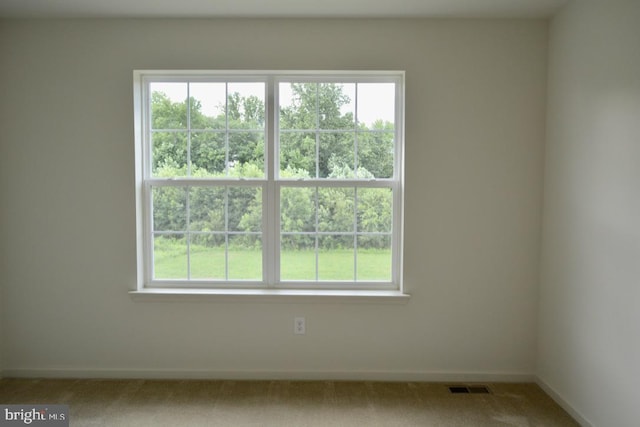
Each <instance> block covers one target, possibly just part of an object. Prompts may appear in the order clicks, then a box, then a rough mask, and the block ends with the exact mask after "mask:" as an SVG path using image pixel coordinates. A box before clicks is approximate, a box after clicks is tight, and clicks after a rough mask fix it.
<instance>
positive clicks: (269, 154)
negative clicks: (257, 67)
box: [262, 76, 280, 287]
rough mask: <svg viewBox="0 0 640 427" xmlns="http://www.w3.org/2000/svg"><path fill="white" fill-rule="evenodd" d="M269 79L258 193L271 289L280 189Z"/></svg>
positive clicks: (275, 277)
mask: <svg viewBox="0 0 640 427" xmlns="http://www.w3.org/2000/svg"><path fill="white" fill-rule="evenodd" d="M276 84H277V82H276V80H275V78H274V77H273V76H271V77H269V79H268V80H267V85H266V86H267V87H266V91H267V93H266V102H265V114H266V115H267V117H266V127H267V129H266V135H265V137H266V147H265V150H266V153H265V168H266V172H267V183H266V185H265V186H263V194H262V209H263V211H262V212H263V213H262V218H263V224H264V225H265V226H264V227H263V228H262V239H263V242H262V259H263V280H265V279H266V286H267V287H274V286H275V285H276V284H277V283H279V282H280V245H279V242H280V228H279V224H280V186H279V185H276V182H275V177H276V173H277V171H278V160H279V159H278V156H277V154H278V150H277V138H278V131H279V123H278V115H279V109H278V90H277V88H276Z"/></svg>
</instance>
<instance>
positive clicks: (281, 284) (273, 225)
mask: <svg viewBox="0 0 640 427" xmlns="http://www.w3.org/2000/svg"><path fill="white" fill-rule="evenodd" d="M133 77H134V78H133V80H134V82H133V87H134V131H135V181H136V182H135V193H136V242H137V284H136V291H137V292H138V293H143V292H148V291H158V293H165V294H166V293H171V291H172V290H180V291H187V293H188V291H189V290H193V291H195V292H196V293H201V292H203V291H207V290H220V291H222V292H224V293H225V294H226V295H229V292H231V293H232V294H234V295H237V294H243V293H244V294H246V293H247V291H248V292H251V290H267V291H268V290H275V291H278V290H282V291H285V292H286V291H287V290H289V291H295V290H300V291H302V292H307V293H311V294H315V293H322V292H326V291H329V292H331V291H335V292H338V293H339V292H342V291H346V292H356V293H358V292H364V293H366V292H368V291H391V292H399V293H402V292H403V281H402V248H403V207H404V72H403V71H235V70H234V71H218V70H216V71H185V70H134V72H133ZM168 81H179V82H182V81H188V82H207V81H228V82H240V81H252V82H257V81H264V82H265V83H266V94H265V114H266V121H265V127H266V135H265V137H266V140H265V153H264V158H265V178H264V179H220V178H215V179H212V180H206V179H205V180H203V179H202V178H197V179H192V178H169V179H167V178H154V177H152V176H151V152H150V146H151V144H150V141H149V135H150V130H149V129H150V124H149V123H150V106H149V99H150V94H149V84H150V83H151V82H168ZM281 81H284V82H288V81H294V82H323V83H326V82H336V83H338V82H339V83H372V82H392V83H395V88H396V94H395V102H396V105H395V127H394V132H395V135H394V137H395V147H394V149H395V152H394V176H393V177H392V178H388V179H382V178H380V179H357V178H356V179H331V180H328V179H322V178H321V179H303V180H300V179H281V178H280V177H279V159H278V158H277V156H276V153H277V152H278V151H277V144H278V141H279V134H278V132H279V129H278V126H277V124H278V123H279V108H278V105H279V103H278V91H277V88H278V84H279V82H281ZM152 184H161V185H165V186H166V185H175V186H189V185H198V186H202V185H211V186H225V185H230V186H252V187H261V188H262V191H263V196H264V197H263V223H262V242H263V250H262V254H263V255H262V258H263V261H262V263H263V265H262V267H263V280H261V281H246V280H242V281H235V280H233V281H223V280H154V279H153V275H152V271H153V270H152V269H153V259H152V256H153V255H152V254H153V230H151V222H152V221H151V216H152V207H151V197H150V188H151V185H152ZM284 186H288V187H296V186H303V187H350V188H390V189H391V190H392V194H393V212H392V230H391V252H392V261H391V263H392V274H391V276H392V277H391V280H390V281H389V282H379V281H371V282H364V281H280V280H279V279H278V278H279V273H280V272H279V269H280V254H279V250H278V248H279V247H280V215H279V205H280V200H279V195H280V189H281V188H282V187H284ZM354 256H357V255H355V254H354Z"/></svg>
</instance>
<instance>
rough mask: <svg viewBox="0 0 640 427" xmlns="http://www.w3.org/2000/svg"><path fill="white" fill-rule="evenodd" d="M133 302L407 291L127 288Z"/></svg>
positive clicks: (374, 297) (380, 297) (347, 297)
mask: <svg viewBox="0 0 640 427" xmlns="http://www.w3.org/2000/svg"><path fill="white" fill-rule="evenodd" d="M129 295H131V298H132V299H133V301H134V302H173V301H175V302H275V303H360V304H362V303H364V304H378V303H380V304H406V303H408V302H409V299H410V298H411V295H409V294H405V293H402V292H400V291H365V290H362V291H358V290H348V291H341V290H316V289H313V290H311V289H309V290H293V289H170V288H154V289H143V290H139V291H130V292H129Z"/></svg>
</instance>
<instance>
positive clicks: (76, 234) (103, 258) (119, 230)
mask: <svg viewBox="0 0 640 427" xmlns="http://www.w3.org/2000/svg"><path fill="white" fill-rule="evenodd" d="M546 57H547V24H546V22H545V21H542V20H495V21H491V20H484V21H483V20H406V21H392V20H380V21H369V20H355V21H354V20H264V21H260V20H192V21H186V20H175V21H168V20H165V21H163V20H108V21H91V20H85V21H48V20H33V21H0V58H1V61H2V66H1V67H0V87H1V91H2V97H0V120H1V123H0V125H1V126H0V132H1V133H0V135H1V146H0V150H1V151H0V154H1V155H0V195H1V197H2V207H1V209H2V210H1V213H2V222H1V225H0V226H1V229H0V231H1V232H2V236H3V237H2V239H1V240H0V245H1V246H0V249H2V250H3V251H4V254H5V257H4V258H5V260H4V261H5V264H4V265H3V267H4V269H3V272H2V276H1V278H0V280H2V284H3V286H4V301H3V307H2V312H3V316H2V317H3V319H5V320H6V322H5V324H4V328H5V331H4V332H5V338H6V341H5V345H6V347H5V360H4V368H5V372H6V373H8V374H11V375H66V376H67V375H90V376H97V375H105V376H110V375H111V376H123V375H136V376H139V375H149V376H161V375H166V376H171V375H174V376H182V377H184V376H188V375H193V376H214V377H225V376H226V377H276V376H281V377H290V378H302V377H320V378H347V377H350V378H388V379H393V378H409V379H445V378H449V379H452V378H458V377H460V376H461V375H469V377H467V378H493V379H510V378H518V379H523V378H532V375H533V373H534V370H535V353H536V350H535V348H536V313H537V286H538V261H539V259H538V258H539V255H538V254H539V249H540V247H539V238H540V223H541V197H542V195H541V194H542V170H543V167H542V162H543V145H544V123H545V97H546ZM154 68H159V69H163V68H164V69H175V68H177V69H180V68H187V69H189V68H193V69H198V68H212V69H244V68H249V69H401V70H406V76H407V79H406V83H407V97H406V111H407V113H406V155H407V158H406V223H405V228H406V238H405V264H404V277H405V282H406V288H407V290H408V292H410V293H412V294H413V298H412V299H411V301H410V302H409V303H408V304H407V305H375V304H374V305H366V304H360V305H358V304H348V303H345V304H300V305H298V304H276V303H270V304H258V303H224V304H223V303H134V302H133V301H132V300H131V298H130V297H129V295H128V294H127V292H128V290H130V289H133V288H134V287H135V283H134V281H135V277H136V266H135V260H136V254H135V211H134V188H133V184H134V146H133V107H132V70H133V69H154ZM296 315H299V316H305V317H306V319H307V335H305V336H303V337H301V336H294V335H293V332H292V324H293V317H294V316H296Z"/></svg>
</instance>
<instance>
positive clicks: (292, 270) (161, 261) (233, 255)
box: [154, 238, 391, 281]
mask: <svg viewBox="0 0 640 427" xmlns="http://www.w3.org/2000/svg"><path fill="white" fill-rule="evenodd" d="M154 258H155V277H156V278H157V279H184V278H186V277H187V251H186V244H185V241H184V239H182V240H177V241H176V240H168V239H164V238H159V239H157V240H156V242H155V253H154ZM190 263H191V278H192V279H222V280H224V279H225V254H224V248H223V247H213V248H210V247H205V246H199V245H193V244H192V245H191V256H190ZM280 264H281V265H280V275H281V278H282V280H315V278H316V254H315V252H314V251H312V250H300V251H283V252H282V253H281V263H280ZM357 265H358V280H359V281H361V280H391V251H390V250H384V249H359V250H358V257H357ZM318 276H319V279H320V280H347V281H351V280H354V254H353V250H347V249H336V250H323V251H319V253H318ZM229 279H231V280H243V279H244V280H251V279H255V280H261V279H262V252H261V251H260V250H257V249H230V250H229Z"/></svg>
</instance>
